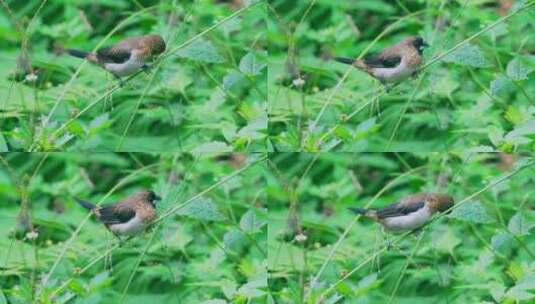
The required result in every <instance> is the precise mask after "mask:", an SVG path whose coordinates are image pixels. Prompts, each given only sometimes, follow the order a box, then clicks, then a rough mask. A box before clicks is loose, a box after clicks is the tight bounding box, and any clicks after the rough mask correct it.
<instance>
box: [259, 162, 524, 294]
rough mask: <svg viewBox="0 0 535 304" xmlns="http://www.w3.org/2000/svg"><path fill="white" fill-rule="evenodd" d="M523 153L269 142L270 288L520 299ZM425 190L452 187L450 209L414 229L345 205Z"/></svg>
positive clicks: (374, 202)
mask: <svg viewBox="0 0 535 304" xmlns="http://www.w3.org/2000/svg"><path fill="white" fill-rule="evenodd" d="M533 161H534V160H533V159H532V158H526V157H522V156H520V155H503V154H497V153H468V152H467V153H448V154H447V153H359V154H355V153H320V154H305V153H299V154H295V153H278V154H274V155H272V157H271V158H270V169H271V170H270V174H269V175H268V178H267V183H268V187H267V194H268V201H269V233H268V251H269V259H268V260H269V269H270V271H271V276H270V290H271V291H272V292H273V295H274V297H275V298H278V299H280V303H318V302H317V301H319V300H320V299H323V300H324V302H323V303H531V302H530V301H532V300H533V298H534V297H535V295H534V294H533V288H535V263H534V258H535V238H534V235H533V233H532V232H530V231H531V230H532V228H533V227H535V211H534V210H533V208H534V207H533V196H534V194H535V192H534V190H533V189H535V174H534V173H535V166H534V164H535V163H534V162H533ZM499 181H501V182H499ZM425 191H431V192H444V193H448V194H450V195H452V196H453V197H454V199H455V202H456V207H455V208H456V209H454V210H453V211H452V212H451V213H450V214H447V215H443V216H441V217H440V218H438V219H437V220H436V221H434V222H432V223H430V224H429V225H427V226H426V227H425V228H424V229H423V230H422V231H421V232H420V233H419V234H418V233H411V234H408V235H407V234H402V235H393V234H390V235H385V234H384V233H383V232H382V231H381V229H380V228H379V225H377V224H375V223H373V222H371V221H369V220H366V219H363V218H360V219H359V218H357V217H356V216H355V214H354V213H352V212H350V211H349V210H348V208H349V207H364V206H369V207H375V208H379V207H381V206H386V205H388V204H391V203H394V202H396V201H397V200H399V199H400V198H402V197H404V196H406V195H409V194H413V193H417V192H425ZM476 194H477V195H476ZM346 230H347V234H346V235H344V231H346ZM389 244H390V245H389ZM335 248H336V249H335ZM333 250H334V254H333V255H332V257H330V253H331V252H333ZM325 263H326V264H325ZM323 264H325V265H326V267H325V268H324V270H322V271H321V275H319V276H318V274H319V273H320V269H321V267H322V265H323ZM346 275H347V277H345V276H346ZM315 277H317V278H318V279H317V280H314V278H315ZM314 282H315V284H314ZM335 283H336V285H334V286H335V288H333V289H332V290H330V291H328V288H329V287H331V286H333V284H335ZM322 296H323V298H322Z"/></svg>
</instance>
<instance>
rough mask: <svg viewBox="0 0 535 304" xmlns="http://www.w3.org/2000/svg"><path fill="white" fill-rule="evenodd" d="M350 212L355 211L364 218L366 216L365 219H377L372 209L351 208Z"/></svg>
mask: <svg viewBox="0 0 535 304" xmlns="http://www.w3.org/2000/svg"><path fill="white" fill-rule="evenodd" d="M349 210H351V211H353V212H354V213H356V214H360V215H362V216H365V217H371V218H375V217H376V215H375V211H374V210H371V209H366V208H358V207H351V208H349Z"/></svg>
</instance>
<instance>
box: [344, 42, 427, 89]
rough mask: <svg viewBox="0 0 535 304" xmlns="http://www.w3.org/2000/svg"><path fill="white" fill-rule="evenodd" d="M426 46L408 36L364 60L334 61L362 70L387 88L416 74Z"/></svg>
mask: <svg viewBox="0 0 535 304" xmlns="http://www.w3.org/2000/svg"><path fill="white" fill-rule="evenodd" d="M428 46H429V45H428V44H427V43H426V42H425V41H424V40H423V38H422V37H419V36H410V37H407V38H405V39H403V40H402V41H400V42H398V43H397V44H395V45H393V46H390V47H388V48H385V49H383V50H382V51H381V52H379V53H378V54H370V55H368V56H365V57H364V59H358V60H357V59H352V58H346V57H334V60H336V61H338V62H341V63H345V64H351V65H352V66H354V67H356V68H358V69H361V70H363V71H364V72H366V73H368V74H369V75H370V76H372V77H374V78H375V79H377V80H379V81H380V82H381V84H383V85H384V86H386V87H387V88H388V84H389V83H394V82H398V81H401V80H404V79H406V78H407V77H409V76H415V75H416V74H417V72H418V68H419V67H420V66H421V65H422V63H423V59H422V55H423V51H424V48H425V47H428Z"/></svg>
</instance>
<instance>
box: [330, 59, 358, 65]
mask: <svg viewBox="0 0 535 304" xmlns="http://www.w3.org/2000/svg"><path fill="white" fill-rule="evenodd" d="M333 59H334V60H335V61H338V62H341V63H345V64H354V63H355V59H353V58H347V57H334V58H333Z"/></svg>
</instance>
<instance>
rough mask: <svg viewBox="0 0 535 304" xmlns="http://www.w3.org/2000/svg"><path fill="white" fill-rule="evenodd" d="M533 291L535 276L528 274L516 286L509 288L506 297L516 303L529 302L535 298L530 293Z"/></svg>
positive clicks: (534, 295)
mask: <svg viewBox="0 0 535 304" xmlns="http://www.w3.org/2000/svg"><path fill="white" fill-rule="evenodd" d="M532 289H535V274H534V273H528V274H527V275H526V276H525V277H524V278H522V280H520V281H518V282H517V283H516V285H515V286H513V287H511V288H509V290H508V291H507V293H506V294H505V296H506V297H508V298H511V299H513V300H516V301H523V300H529V299H532V298H534V297H535V294H533V293H531V292H529V291H528V290H532Z"/></svg>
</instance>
